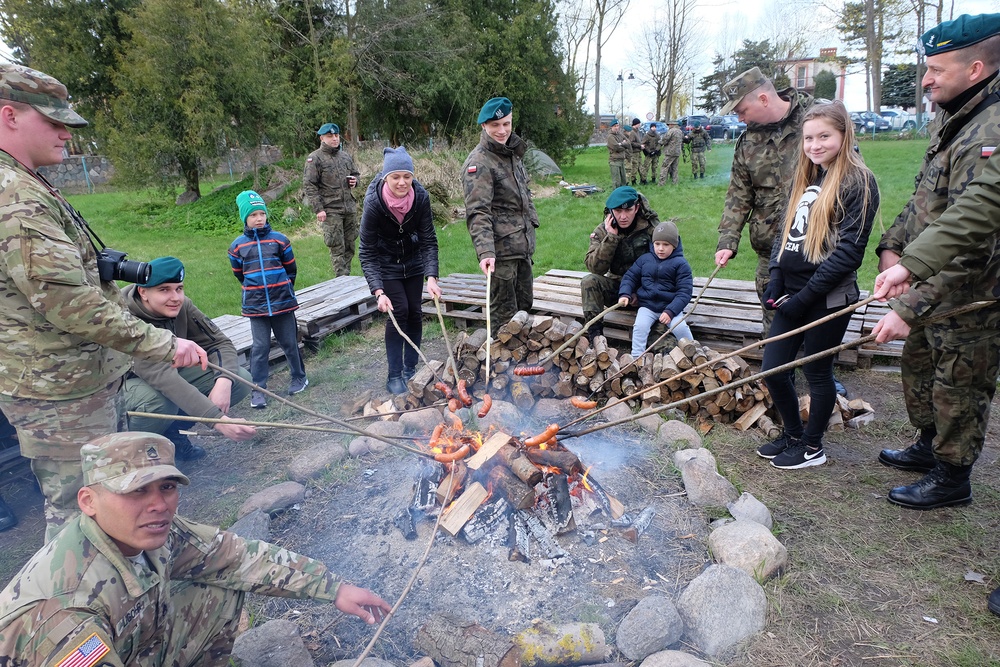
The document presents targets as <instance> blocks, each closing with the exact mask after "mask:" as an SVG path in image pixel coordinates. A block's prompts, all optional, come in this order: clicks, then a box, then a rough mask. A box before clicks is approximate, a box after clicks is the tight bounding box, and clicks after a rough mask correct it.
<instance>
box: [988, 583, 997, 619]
mask: <svg viewBox="0 0 1000 667" xmlns="http://www.w3.org/2000/svg"><path fill="white" fill-rule="evenodd" d="M986 607H987V608H988V609H989V610H990V613H992V614H995V615H997V616H1000V588H998V589H996V590H995V591H993V592H992V593H990V597H989V599H987V600H986Z"/></svg>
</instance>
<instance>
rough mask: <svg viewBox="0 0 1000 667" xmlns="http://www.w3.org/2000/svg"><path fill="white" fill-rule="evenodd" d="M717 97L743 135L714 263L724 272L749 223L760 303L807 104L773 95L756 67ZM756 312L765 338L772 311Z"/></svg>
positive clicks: (794, 95) (805, 98)
mask: <svg viewBox="0 0 1000 667" xmlns="http://www.w3.org/2000/svg"><path fill="white" fill-rule="evenodd" d="M723 91H724V92H725V93H726V95H727V97H728V98H729V102H727V103H726V106H725V107H723V109H722V112H721V113H722V115H725V114H729V113H735V114H736V115H737V116H739V119H740V121H742V122H745V123H746V124H747V130H746V132H744V133H743V135H742V136H741V137H740V138H739V140H737V142H736V153H735V155H733V168H732V176H731V177H730V180H729V191H728V192H727V193H726V204H725V208H724V209H723V211H722V221H721V222H720V223H719V245H718V249H717V251H716V253H715V263H716V264H717V265H719V266H725V265H726V263H727V262H728V261H729V260H730V259H732V258H733V257H735V256H736V251H737V249H738V248H739V245H740V236H741V235H742V233H743V227H744V226H745V225H746V224H748V223H749V224H750V247H752V248H753V250H754V252H756V253H757V271H756V283H757V285H756V286H757V296H758V297H762V296H763V294H764V288H765V287H767V281H768V279H769V278H770V275H769V274H768V270H767V265H768V262H769V261H770V260H771V247H772V246H773V245H774V237H775V235H776V234H777V232H778V228H779V227H780V226H781V224H780V223H781V221H782V220H784V218H785V206H786V205H787V204H788V188H789V185H790V184H791V182H792V176H793V174H794V172H795V165H796V164H797V162H798V157H799V150H801V149H800V144H801V139H802V115H803V114H804V113H805V111H806V109H808V108H809V107H811V106H812V103H813V99H812V96H810V95H807V94H806V93H802V92H799V91H796V90H795V89H794V88H786V89H784V90H780V91H777V90H775V88H774V84H772V83H771V82H770V81H769V80H768V79H767V78H765V77H764V75H763V74H762V73H761V71H760V69H759V68H757V67H753V68H751V69H748V70H747V71H746V72H743V73H742V74H740V75H739V76H737V77H736V78H735V79H733V80H732V81H729V82H728V83H726V85H725V86H723ZM761 312H762V324H763V335H764V337H767V335H768V332H769V331H770V329H771V319H772V318H773V317H774V311H773V310H767V309H764V308H761Z"/></svg>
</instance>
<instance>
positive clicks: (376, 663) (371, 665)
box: [287, 658, 395, 667]
mask: <svg viewBox="0 0 1000 667" xmlns="http://www.w3.org/2000/svg"><path fill="white" fill-rule="evenodd" d="M353 664H354V658H350V659H349V660H338V661H337V662H333V663H330V667H351V665H353ZM287 667H297V665H287ZM358 667H395V666H394V665H393V664H392V663H391V662H389V661H388V660H383V659H382V658H365V659H364V660H362V661H361V664H360V665H358Z"/></svg>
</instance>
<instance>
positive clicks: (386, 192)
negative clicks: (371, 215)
mask: <svg viewBox="0 0 1000 667" xmlns="http://www.w3.org/2000/svg"><path fill="white" fill-rule="evenodd" d="M413 198H414V195H413V188H412V187H411V188H410V191H409V192H407V193H406V196H405V197H397V196H396V195H394V194H393V193H392V190H390V189H389V184H388V183H385V182H383V183H382V200H383V201H385V205H386V208H388V209H389V213H392V215H393V217H395V218H396V222H399V223H402V222H403V218H404V217H405V216H406V214H407V212H408V211H409V210H410V209H411V208H413Z"/></svg>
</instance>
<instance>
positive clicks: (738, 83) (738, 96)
mask: <svg viewBox="0 0 1000 667" xmlns="http://www.w3.org/2000/svg"><path fill="white" fill-rule="evenodd" d="M765 83H767V77H766V76H764V73H763V72H761V71H760V68H759V67H751V68H750V69H748V70H747V71H745V72H743V73H742V74H740V75H739V76H737V77H736V78H735V79H733V80H731V81H727V82H726V85H724V86H723V87H722V92H724V93H725V94H726V97H727V98H729V101H728V102H726V106H724V107H722V111H721V115H723V116H725V115H726V114H728V113H732V111H733V109H735V108H736V105H737V104H739V103H740V102H741V101H742V100H743V98H744V97H746V96H747V95H749V94H750V93H752V92H753V91H755V90H757V89H758V88H760V87H761V86H763V85H764V84H765Z"/></svg>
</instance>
